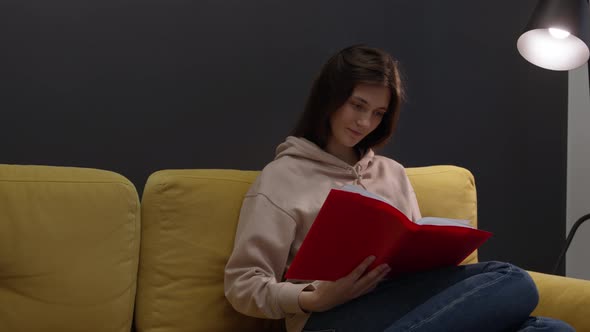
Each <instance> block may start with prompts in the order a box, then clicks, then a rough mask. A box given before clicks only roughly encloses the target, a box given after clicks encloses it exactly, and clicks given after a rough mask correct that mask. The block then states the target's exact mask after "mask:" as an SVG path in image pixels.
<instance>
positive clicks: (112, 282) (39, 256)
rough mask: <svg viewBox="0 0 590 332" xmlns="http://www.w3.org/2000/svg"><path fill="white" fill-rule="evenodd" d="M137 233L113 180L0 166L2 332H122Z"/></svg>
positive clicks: (130, 197) (126, 194)
mask: <svg viewBox="0 0 590 332" xmlns="http://www.w3.org/2000/svg"><path fill="white" fill-rule="evenodd" d="M139 232H140V208H139V197H138V195H137V191H136V190H135V187H134V186H133V184H132V183H131V182H129V180H127V179H126V178H124V177H123V176H121V175H119V174H116V173H113V172H109V171H103V170H97V169H87V168H74V167H51V166H24V165H0V331H12V332H19V331H51V332H53V331H60V332H68V331H72V332H73V331H76V332H78V331H86V332H93V331H96V332H99V331H100V332H128V331H129V329H130V327H131V323H132V317H133V305H134V301H135V290H136V279H137V266H138V262H139V241H140V233H139Z"/></svg>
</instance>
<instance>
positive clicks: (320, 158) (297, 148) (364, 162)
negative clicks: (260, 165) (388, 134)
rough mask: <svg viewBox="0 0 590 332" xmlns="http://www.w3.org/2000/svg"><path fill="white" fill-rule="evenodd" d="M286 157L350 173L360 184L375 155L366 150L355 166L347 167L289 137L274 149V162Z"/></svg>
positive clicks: (293, 137) (318, 150) (331, 156)
mask: <svg viewBox="0 0 590 332" xmlns="http://www.w3.org/2000/svg"><path fill="white" fill-rule="evenodd" d="M286 156H291V157H295V158H303V159H308V160H312V161H316V162H318V163H321V164H325V165H326V166H332V167H334V166H336V167H339V168H342V169H345V170H347V171H349V172H352V173H353V174H354V175H355V176H356V177H357V184H360V180H361V179H362V174H363V173H364V171H365V170H366V169H367V168H368V167H369V166H371V164H372V163H373V161H374V158H375V153H374V152H373V150H372V149H368V150H367V152H366V153H365V154H364V156H362V157H361V159H360V160H359V161H358V162H357V163H356V164H355V165H349V164H348V163H347V162H345V161H344V160H341V159H339V158H338V157H336V156H334V155H332V154H330V153H328V152H326V151H325V150H323V149H322V148H320V147H319V146H318V145H316V144H315V143H313V142H311V141H309V140H307V139H305V138H302V137H295V136H289V137H287V139H286V140H285V141H284V142H283V143H281V144H279V146H278V147H277V148H276V153H275V160H277V159H280V158H283V157H286Z"/></svg>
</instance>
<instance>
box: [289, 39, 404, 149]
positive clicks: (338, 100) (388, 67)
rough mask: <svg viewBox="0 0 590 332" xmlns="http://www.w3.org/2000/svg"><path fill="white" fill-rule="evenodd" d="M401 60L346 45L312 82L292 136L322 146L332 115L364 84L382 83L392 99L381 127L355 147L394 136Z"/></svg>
mask: <svg viewBox="0 0 590 332" xmlns="http://www.w3.org/2000/svg"><path fill="white" fill-rule="evenodd" d="M398 67H399V65H398V62H397V61H396V60H395V59H394V58H393V57H392V56H391V55H389V54H388V53H387V52H385V51H383V50H380V49H377V48H371V47H368V46H365V45H354V46H350V47H347V48H345V49H343V50H341V51H340V52H338V53H336V54H335V55H334V56H332V57H331V58H330V59H329V60H328V62H326V63H325V64H324V66H323V67H322V69H321V71H320V73H319V75H318V76H317V77H316V79H315V80H314V82H313V85H312V87H311V91H310V94H309V97H308V98H307V102H306V104H305V110H304V112H303V114H302V115H301V117H300V119H299V122H298V123H297V125H296V126H295V129H294V130H293V131H292V133H291V135H293V136H297V137H303V138H306V139H308V140H310V141H312V142H314V143H315V144H317V145H318V146H320V147H321V148H322V149H323V148H325V147H326V144H327V143H328V138H329V137H330V135H331V134H332V133H331V129H330V117H331V115H332V114H333V113H334V112H335V111H336V110H338V108H340V107H341V106H342V105H343V104H344V103H345V102H346V101H347V100H348V98H349V97H350V96H351V94H352V91H353V90H354V88H355V86H356V85H358V84H361V83H368V84H379V85H382V86H385V87H388V88H389V91H390V93H391V96H390V97H391V98H390V101H389V105H388V107H387V111H386V112H385V115H384V116H383V119H382V120H381V123H380V124H379V126H378V127H377V128H376V129H375V130H374V131H373V132H371V133H370V134H369V135H367V137H365V138H364V139H363V140H362V141H360V142H359V143H358V144H357V145H356V148H357V149H359V150H361V151H364V150H366V149H368V148H373V147H380V146H382V145H384V144H385V143H386V142H387V141H388V140H389V138H390V137H391V136H392V135H393V133H394V131H395V128H396V125H397V122H398V119H399V111H400V107H401V104H402V101H403V100H404V90H403V86H402V80H401V77H400V71H399V68H398Z"/></svg>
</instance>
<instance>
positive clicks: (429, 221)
mask: <svg viewBox="0 0 590 332" xmlns="http://www.w3.org/2000/svg"><path fill="white" fill-rule="evenodd" d="M339 190H343V191H348V192H353V193H357V194H360V195H363V196H365V197H369V198H373V199H376V200H379V201H382V202H384V203H387V204H389V205H391V206H393V207H395V205H393V204H391V202H389V201H388V200H386V199H385V198H383V197H381V196H379V195H377V194H374V193H372V192H370V191H367V190H365V189H363V188H362V187H360V186H355V185H351V184H346V185H344V186H342V187H340V188H339ZM416 224H418V225H434V226H461V227H468V228H474V227H473V226H471V223H470V222H469V220H461V219H449V218H439V217H423V218H422V219H420V220H418V221H416Z"/></svg>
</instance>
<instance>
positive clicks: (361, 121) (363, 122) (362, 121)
mask: <svg viewBox="0 0 590 332" xmlns="http://www.w3.org/2000/svg"><path fill="white" fill-rule="evenodd" d="M356 124H357V126H359V127H368V126H369V119H368V118H367V117H365V116H361V117H359V118H357V119H356Z"/></svg>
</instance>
